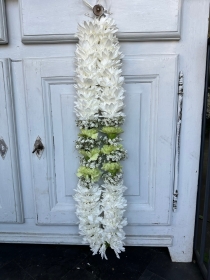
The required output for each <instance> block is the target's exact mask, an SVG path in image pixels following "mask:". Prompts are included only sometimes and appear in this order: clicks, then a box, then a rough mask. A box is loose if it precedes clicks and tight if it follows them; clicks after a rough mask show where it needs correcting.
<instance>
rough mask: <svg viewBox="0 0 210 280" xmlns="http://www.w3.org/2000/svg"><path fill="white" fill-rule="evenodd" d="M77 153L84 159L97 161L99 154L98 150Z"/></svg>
mask: <svg viewBox="0 0 210 280" xmlns="http://www.w3.org/2000/svg"><path fill="white" fill-rule="evenodd" d="M79 152H80V154H81V155H83V156H84V157H85V159H90V160H97V159H98V157H99V154H100V149H99V148H94V149H92V150H90V151H85V150H80V151H79Z"/></svg>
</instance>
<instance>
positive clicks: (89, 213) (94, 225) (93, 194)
mask: <svg viewBox="0 0 210 280" xmlns="http://www.w3.org/2000/svg"><path fill="white" fill-rule="evenodd" d="M75 191H76V194H75V195H74V199H75V201H76V202H77V209H76V214H77V216H78V218H79V230H80V234H81V235H83V236H84V237H83V242H84V243H89V244H90V247H91V250H92V251H93V253H94V254H97V252H98V250H99V249H100V247H101V245H102V243H103V241H102V240H103V230H102V226H101V225H102V217H101V213H102V209H101V203H100V198H101V189H100V188H99V186H98V185H97V184H93V185H92V186H91V187H90V188H89V189H88V188H87V187H84V186H82V185H81V184H80V182H79V183H78V185H77V189H76V190H75Z"/></svg>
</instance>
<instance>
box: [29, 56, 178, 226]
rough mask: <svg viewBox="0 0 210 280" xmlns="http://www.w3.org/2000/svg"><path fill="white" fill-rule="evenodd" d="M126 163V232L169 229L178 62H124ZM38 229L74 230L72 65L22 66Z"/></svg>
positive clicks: (38, 62) (58, 61) (34, 62)
mask: <svg viewBox="0 0 210 280" xmlns="http://www.w3.org/2000/svg"><path fill="white" fill-rule="evenodd" d="M123 68H124V69H123V73H124V75H125V89H126V98H125V104H126V108H125V113H126V115H127V117H126V121H125V124H124V131H125V132H124V134H123V135H122V136H123V139H124V145H125V147H126V148H127V150H128V159H127V160H126V161H125V162H124V163H123V166H124V181H125V185H126V186H127V187H128V190H127V191H126V197H127V200H128V209H127V212H126V215H127V217H128V222H129V224H133V225H142V224H148V225H152V224H163V225H166V224H170V211H171V200H172V186H173V166H174V140H175V120H176V86H175V84H176V75H177V56H175V55H165V56H158V55H157V56H144V57H129V56H128V57H125V59H124V62H123ZM24 69H25V70H24V73H25V82H26V95H27V107H28V117H29V131H30V145H31V147H33V143H34V141H35V139H36V138H37V137H38V136H39V137H40V138H41V139H42V141H43V145H44V147H45V149H44V152H43V155H42V157H41V158H38V157H37V156H36V155H35V154H31V162H32V171H33V175H32V177H33V183H34V190H35V200H36V211H37V223H38V224H58V225H62V224H68V225H70V224H76V223H77V218H76V216H75V206H74V200H73V198H72V195H73V194H74V189H75V188H76V184H77V177H76V170H77V168H78V166H79V161H78V153H77V151H76V150H75V147H74V146H75V140H76V139H77V133H78V129H77V128H76V125H75V115H74V112H73V105H74V95H75V89H74V86H73V84H74V80H73V76H74V58H70V57H68V58H53V59H27V60H25V61H24Z"/></svg>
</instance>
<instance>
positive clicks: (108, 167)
mask: <svg viewBox="0 0 210 280" xmlns="http://www.w3.org/2000/svg"><path fill="white" fill-rule="evenodd" d="M102 169H103V170H104V171H107V172H110V173H112V174H113V175H116V174H117V173H118V172H120V171H121V170H122V166H121V165H120V164H119V163H118V162H111V163H109V162H107V163H104V164H103V166H102Z"/></svg>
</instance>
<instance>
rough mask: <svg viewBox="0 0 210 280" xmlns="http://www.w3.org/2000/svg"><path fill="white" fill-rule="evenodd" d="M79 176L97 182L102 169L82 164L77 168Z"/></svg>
mask: <svg viewBox="0 0 210 280" xmlns="http://www.w3.org/2000/svg"><path fill="white" fill-rule="evenodd" d="M77 176H78V177H79V178H80V177H84V178H85V179H86V180H88V179H91V182H97V181H98V180H99V179H100V177H101V171H100V170H99V169H98V168H89V167H85V166H80V167H79V168H78V170H77Z"/></svg>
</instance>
